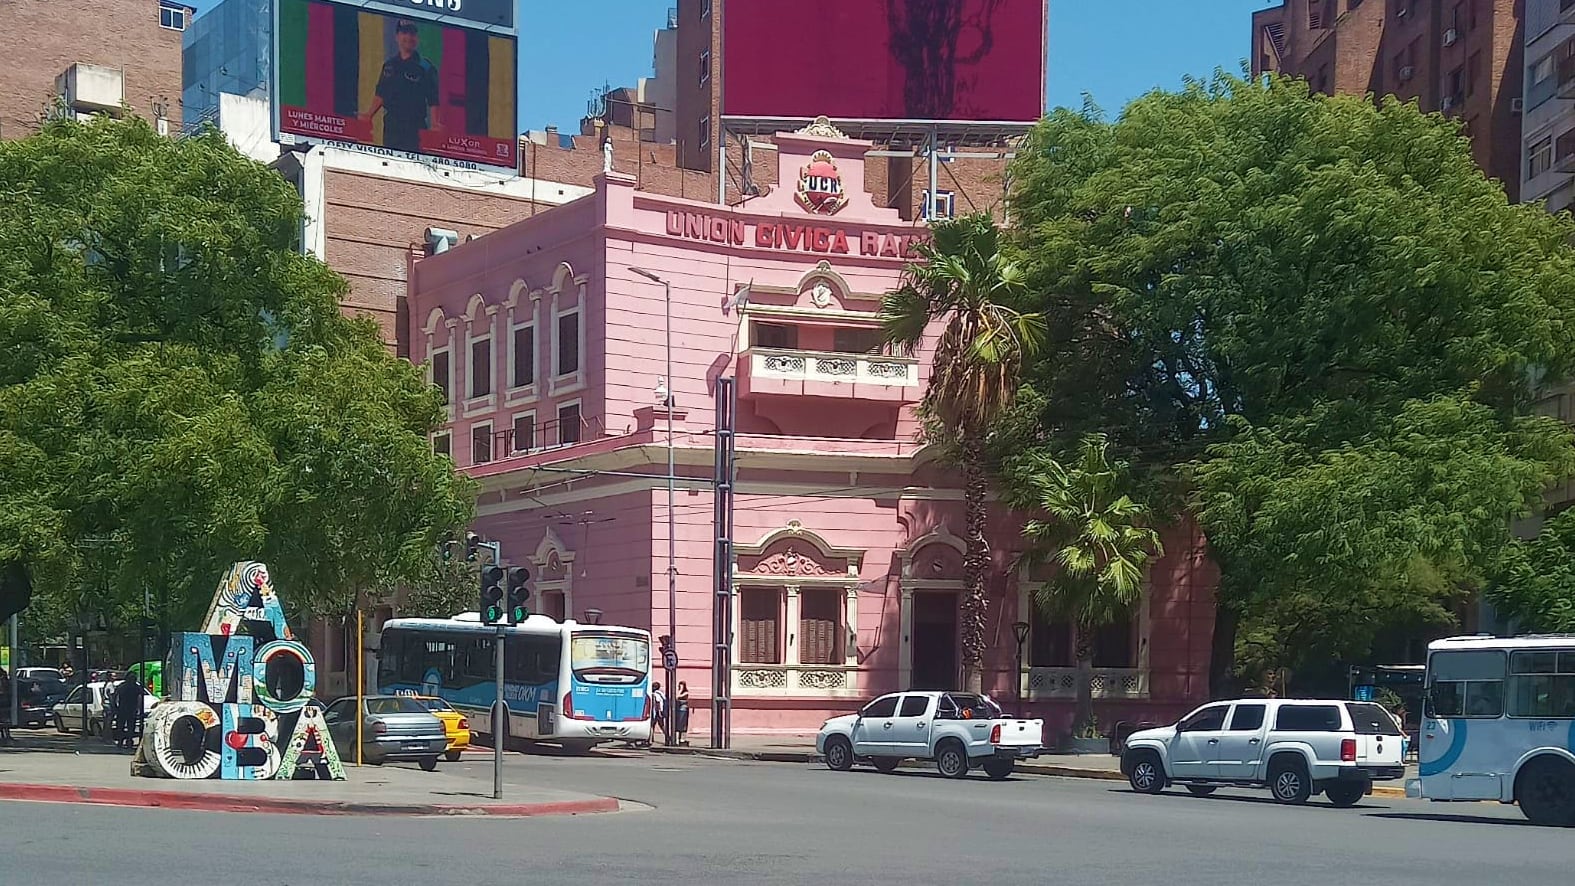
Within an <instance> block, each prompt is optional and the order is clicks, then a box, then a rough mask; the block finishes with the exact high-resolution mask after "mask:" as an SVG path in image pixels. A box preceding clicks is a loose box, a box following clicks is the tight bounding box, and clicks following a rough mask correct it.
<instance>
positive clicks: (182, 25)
mask: <svg viewBox="0 0 1575 886" xmlns="http://www.w3.org/2000/svg"><path fill="white" fill-rule="evenodd" d="M159 27H161V28H168V29H169V30H171V31H184V30H186V10H185V9H184V8H183V7H180V6H166V5H164V4H162V3H161V4H159Z"/></svg>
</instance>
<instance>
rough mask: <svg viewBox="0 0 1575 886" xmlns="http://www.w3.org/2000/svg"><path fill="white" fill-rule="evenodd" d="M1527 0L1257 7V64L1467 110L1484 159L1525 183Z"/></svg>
mask: <svg viewBox="0 0 1575 886" xmlns="http://www.w3.org/2000/svg"><path fill="white" fill-rule="evenodd" d="M1524 2H1525V0H1284V2H1283V3H1281V4H1280V5H1279V6H1275V7H1271V8H1269V9H1265V10H1262V11H1259V12H1256V13H1253V16H1252V41H1253V42H1252V56H1251V58H1252V72H1253V75H1254V76H1257V75H1260V74H1263V73H1265V72H1271V71H1272V72H1279V73H1284V74H1292V75H1295V76H1299V77H1305V78H1306V79H1307V81H1308V83H1309V84H1311V86H1312V88H1313V90H1315V91H1317V92H1323V93H1327V94H1330V95H1334V94H1337V93H1338V94H1353V95H1364V94H1369V95H1373V96H1375V97H1383V96H1390V95H1393V96H1397V97H1399V98H1401V99H1405V100H1408V101H1415V102H1416V103H1417V104H1418V105H1419V106H1420V107H1421V108H1422V110H1424V111H1438V112H1441V113H1444V114H1448V115H1450V116H1453V117H1457V118H1459V119H1460V120H1461V121H1462V122H1463V123H1464V125H1465V128H1466V131H1467V133H1469V135H1470V137H1471V142H1472V152H1473V154H1474V155H1475V156H1476V160H1477V163H1478V164H1479V165H1481V167H1482V169H1483V170H1484V171H1486V172H1487V174H1488V175H1490V176H1492V177H1493V178H1495V179H1498V180H1499V181H1500V182H1502V183H1503V185H1504V190H1505V191H1506V192H1508V194H1509V196H1510V199H1511V200H1515V199H1518V198H1519V195H1520V187H1521V180H1522V176H1521V169H1520V166H1521V147H1520V144H1521V95H1522V85H1523V83H1524V82H1525V70H1524V68H1525V65H1524V62H1523V59H1524V57H1525V56H1524V43H1523V39H1522V30H1521V27H1522V13H1521V7H1522V5H1523V3H1524Z"/></svg>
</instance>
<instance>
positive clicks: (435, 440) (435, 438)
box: [432, 431, 454, 458]
mask: <svg viewBox="0 0 1575 886" xmlns="http://www.w3.org/2000/svg"><path fill="white" fill-rule="evenodd" d="M453 449H454V445H453V440H452V438H451V436H450V434H449V432H448V431H443V432H442V433H438V434H433V435H432V451H433V452H434V453H436V454H438V455H446V456H449V457H450V458H452V457H453V456H454V453H453Z"/></svg>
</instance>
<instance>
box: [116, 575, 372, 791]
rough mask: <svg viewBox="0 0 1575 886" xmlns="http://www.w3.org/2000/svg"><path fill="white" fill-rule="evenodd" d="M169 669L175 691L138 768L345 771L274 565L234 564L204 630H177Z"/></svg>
mask: <svg viewBox="0 0 1575 886" xmlns="http://www.w3.org/2000/svg"><path fill="white" fill-rule="evenodd" d="M164 673H165V685H166V686H168V687H169V688H170V691H171V693H172V700H170V701H165V702H161V703H159V704H158V705H156V706H155V707H154V708H153V710H152V711H151V712H149V714H148V721H147V728H146V729H145V730H144V732H143V739H142V744H141V745H140V746H139V747H138V749H137V759H136V762H134V763H133V765H132V771H133V773H136V774H146V775H153V776H158V777H163V778H226V779H265V778H282V779H290V778H295V777H296V776H297V774H298V773H301V772H302V770H306V771H309V772H310V773H311V774H312V775H314V776H315V777H317V778H323V779H335V780H338V779H343V778H344V777H345V770H344V765H343V764H342V763H341V762H340V760H339V754H338V753H337V752H336V751H335V750H334V743H333V740H332V739H331V738H329V735H328V724H327V723H326V722H324V720H323V711H322V708H321V707H319V706H318V704H317V702H316V700H315V699H313V697H312V693H313V692H314V691H315V690H316V688H317V669H316V666H315V664H314V663H313V661H312V654H311V652H309V651H307V648H306V647H305V646H304V645H302V644H301V643H299V642H297V641H296V639H295V635H294V634H293V633H291V631H290V625H289V624H288V623H287V622H286V620H285V617H284V607H283V606H281V605H280V604H279V597H278V595H276V594H275V593H274V589H273V581H272V579H270V578H269V576H268V567H267V566H264V565H263V564H261V563H256V562H242V563H236V564H235V565H234V566H232V567H230V571H229V572H227V573H225V575H224V578H223V579H222V580H221V581H220V582H219V587H218V590H217V591H216V592H215V593H214V595H213V603H212V605H210V606H209V607H208V615H207V617H206V618H205V619H204V622H203V630H202V632H201V633H177V634H173V635H171V637H170V659H169V661H168V662H167V663H166V665H165V671H164ZM139 764H140V765H139Z"/></svg>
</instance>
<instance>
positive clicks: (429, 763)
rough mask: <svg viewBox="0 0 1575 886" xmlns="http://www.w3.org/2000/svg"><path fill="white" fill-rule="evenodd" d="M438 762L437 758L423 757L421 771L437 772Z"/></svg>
mask: <svg viewBox="0 0 1575 886" xmlns="http://www.w3.org/2000/svg"><path fill="white" fill-rule="evenodd" d="M437 761H438V758H436V757H422V758H421V770H422V771H423V772H436V771H437Z"/></svg>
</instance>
